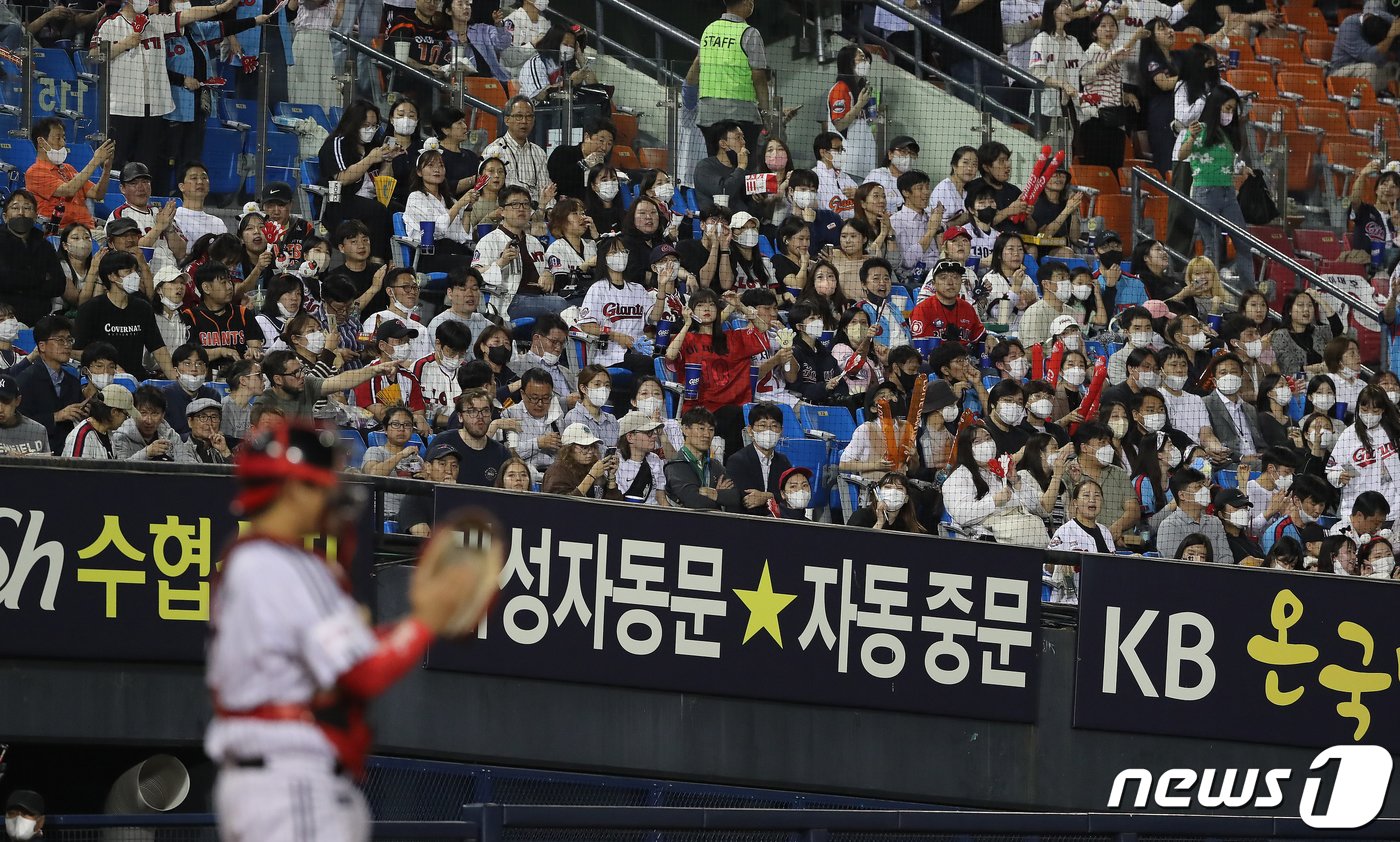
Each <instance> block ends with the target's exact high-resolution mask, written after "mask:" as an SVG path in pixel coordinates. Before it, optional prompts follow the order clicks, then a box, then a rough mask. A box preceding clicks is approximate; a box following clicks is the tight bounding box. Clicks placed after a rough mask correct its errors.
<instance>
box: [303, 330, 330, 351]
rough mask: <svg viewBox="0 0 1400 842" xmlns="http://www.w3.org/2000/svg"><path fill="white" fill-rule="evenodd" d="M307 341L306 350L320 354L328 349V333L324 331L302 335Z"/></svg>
mask: <svg viewBox="0 0 1400 842" xmlns="http://www.w3.org/2000/svg"><path fill="white" fill-rule="evenodd" d="M302 338H303V339H304V340H305V341H306V350H308V351H310V352H311V353H313V354H319V353H321V352H322V351H324V350H326V334H325V333H323V332H322V331H319V330H318V331H316V332H314V333H308V334H306V336H304V337H302Z"/></svg>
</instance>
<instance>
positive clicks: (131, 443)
mask: <svg viewBox="0 0 1400 842" xmlns="http://www.w3.org/2000/svg"><path fill="white" fill-rule="evenodd" d="M155 437H156V439H165V440H166V441H168V442H170V450H168V451H166V454H167V455H166V456H165V457H152V456H150V455H148V454H147V453H146V446H147V442H146V439H145V437H144V436H142V435H141V431H140V430H138V429H136V419H135V418H128V419H126V423H124V424H122V425H121V426H120V427H118V428H117V431H116V432H115V433H113V434H112V449H113V450H114V451H116V454H117V458H118V459H122V460H126V459H130V460H132V461H136V462H154V461H166V462H176V461H186V460H183V459H180V458H179V454H178V451H180V450H181V449H182V448H181V447H180V443H181V439H180V434H179V433H177V432H175V430H174V428H172V427H171V426H170V424H168V423H167V422H165V421H161V422H160V426H159V427H157V428H156V436H155ZM152 441H154V439H153V440H152Z"/></svg>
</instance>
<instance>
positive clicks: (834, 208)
mask: <svg viewBox="0 0 1400 842" xmlns="http://www.w3.org/2000/svg"><path fill="white" fill-rule="evenodd" d="M855 207H856V200H855V199H852V198H851V197H849V196H847V195H846V194H845V193H841V194H838V195H836V196H832V197H831V201H830V202H828V203H827V207H826V209H827V210H829V211H831V212H832V213H836V214H841V213H845V212H846V211H849V210H855Z"/></svg>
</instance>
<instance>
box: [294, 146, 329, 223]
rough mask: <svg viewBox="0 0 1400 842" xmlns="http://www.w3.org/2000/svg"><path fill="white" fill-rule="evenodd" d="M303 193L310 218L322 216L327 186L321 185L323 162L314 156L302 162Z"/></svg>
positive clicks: (301, 184)
mask: <svg viewBox="0 0 1400 842" xmlns="http://www.w3.org/2000/svg"><path fill="white" fill-rule="evenodd" d="M300 174H301V183H300V184H299V185H298V186H299V187H300V188H301V193H302V195H303V196H305V197H306V213H307V218H308V219H320V218H321V202H322V200H323V199H324V197H325V192H324V191H325V188H324V187H321V186H320V185H321V162H320V161H317V160H314V159H312V158H307V159H306V160H305V161H302V162H301V167H300Z"/></svg>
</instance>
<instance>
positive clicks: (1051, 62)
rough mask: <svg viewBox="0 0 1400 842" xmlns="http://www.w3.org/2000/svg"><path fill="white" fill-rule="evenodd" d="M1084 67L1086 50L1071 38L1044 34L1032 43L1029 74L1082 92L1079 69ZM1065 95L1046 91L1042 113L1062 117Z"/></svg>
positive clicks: (1042, 99) (1041, 97) (1041, 107)
mask: <svg viewBox="0 0 1400 842" xmlns="http://www.w3.org/2000/svg"><path fill="white" fill-rule="evenodd" d="M1083 64H1084V50H1083V49H1082V48H1080V46H1079V42H1078V41H1076V40H1075V39H1074V38H1073V37H1071V36H1069V35H1051V34H1050V33H1049V32H1042V33H1040V34H1038V35H1036V36H1035V39H1034V40H1033V41H1031V63H1030V66H1029V68H1028V69H1029V70H1030V72H1031V73H1032V74H1033V75H1034V76H1035V77H1036V78H1038V79H1045V80H1047V81H1050V80H1058V81H1061V82H1068V83H1069V84H1070V85H1071V86H1072V87H1073V88H1074V89H1075V90H1076V91H1077V90H1079V68H1080V67H1082V66H1083ZM1063 97H1064V93H1063V92H1062V91H1059V90H1047V91H1045V92H1044V93H1042V94H1041V95H1040V113H1041V114H1042V115H1047V116H1056V117H1058V116H1060V113H1061V112H1060V103H1061V101H1062V99H1063Z"/></svg>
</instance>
